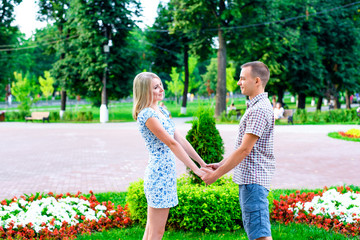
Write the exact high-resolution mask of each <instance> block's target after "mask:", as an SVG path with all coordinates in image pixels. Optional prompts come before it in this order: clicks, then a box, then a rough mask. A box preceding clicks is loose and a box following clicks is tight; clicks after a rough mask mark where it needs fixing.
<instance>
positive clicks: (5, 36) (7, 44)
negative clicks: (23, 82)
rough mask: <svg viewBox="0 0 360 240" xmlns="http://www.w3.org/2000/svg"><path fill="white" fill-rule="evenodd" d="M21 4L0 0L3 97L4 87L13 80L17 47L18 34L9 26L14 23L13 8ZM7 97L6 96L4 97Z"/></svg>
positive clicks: (0, 51)
mask: <svg viewBox="0 0 360 240" xmlns="http://www.w3.org/2000/svg"><path fill="white" fill-rule="evenodd" d="M19 3H21V0H1V1H0V46H1V47H0V64H1V66H2V67H1V68H0V95H1V96H4V95H5V94H8V92H7V93H5V89H6V86H10V85H9V84H10V81H11V79H13V78H14V77H13V72H14V70H15V67H16V64H15V62H16V61H15V60H16V55H17V54H16V51H13V49H14V48H16V47H18V46H19V45H20V44H19V40H18V39H19V38H20V37H21V36H20V32H19V29H18V27H17V26H11V23H12V22H13V21H14V17H15V16H14V14H13V12H14V7H15V6H16V5H17V4H19ZM6 97H7V95H6Z"/></svg>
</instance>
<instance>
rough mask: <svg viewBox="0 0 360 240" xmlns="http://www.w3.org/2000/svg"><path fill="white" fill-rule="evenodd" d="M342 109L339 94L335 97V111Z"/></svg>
mask: <svg viewBox="0 0 360 240" xmlns="http://www.w3.org/2000/svg"><path fill="white" fill-rule="evenodd" d="M340 108H341V103H340V100H339V94H337V95H336V97H335V104H334V109H340Z"/></svg>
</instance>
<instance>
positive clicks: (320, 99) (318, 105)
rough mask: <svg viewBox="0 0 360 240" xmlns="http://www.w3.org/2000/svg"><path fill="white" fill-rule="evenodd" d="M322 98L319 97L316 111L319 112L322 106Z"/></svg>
mask: <svg viewBox="0 0 360 240" xmlns="http://www.w3.org/2000/svg"><path fill="white" fill-rule="evenodd" d="M322 101H323V97H322V96H321V97H319V98H318V101H317V104H316V110H318V111H321V105H322Z"/></svg>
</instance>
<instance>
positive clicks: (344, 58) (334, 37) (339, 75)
mask: <svg viewBox="0 0 360 240" xmlns="http://www.w3.org/2000/svg"><path fill="white" fill-rule="evenodd" d="M351 3H352V1H348V0H336V1H330V2H324V3H322V4H321V5H322V6H323V7H324V8H326V9H332V8H338V7H339V6H341V8H338V9H336V10H334V11H330V12H327V13H326V14H324V16H321V17H315V19H316V21H318V22H319V23H320V24H321V28H320V31H319V34H318V42H319V45H320V46H321V47H322V48H323V49H324V51H323V55H322V56H323V59H322V65H323V66H324V67H325V69H326V72H325V79H326V80H325V84H326V86H327V88H328V91H327V92H328V96H327V97H329V95H332V96H333V97H335V100H336V104H335V106H334V107H335V108H339V107H340V103H339V92H340V91H344V92H345V93H346V99H347V104H346V105H347V108H350V101H349V97H350V95H351V94H352V93H355V92H356V91H360V87H359V86H360V80H359V79H360V73H359V67H360V60H359V59H360V50H359V48H360V40H359V39H360V32H359V28H358V26H359V21H360V18H359V17H360V12H359V7H358V6H356V5H352V4H351Z"/></svg>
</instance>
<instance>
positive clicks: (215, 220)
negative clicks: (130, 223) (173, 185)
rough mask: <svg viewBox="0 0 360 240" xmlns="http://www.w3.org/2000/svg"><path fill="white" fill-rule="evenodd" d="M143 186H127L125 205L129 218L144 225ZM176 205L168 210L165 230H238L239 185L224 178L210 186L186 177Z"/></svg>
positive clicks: (135, 183)
mask: <svg viewBox="0 0 360 240" xmlns="http://www.w3.org/2000/svg"><path fill="white" fill-rule="evenodd" d="M143 184H144V182H143V180H140V181H138V182H133V183H131V184H130V186H129V189H128V194H127V197H126V201H127V203H128V204H129V209H130V213H131V218H132V219H133V220H135V221H136V222H139V223H140V224H141V225H145V223H146V215H147V203H146V198H145V194H144V185H143ZM177 188H178V198H179V205H178V206H176V207H174V208H171V209H170V214H169V219H168V222H167V226H168V227H169V228H172V229H177V230H179V229H183V230H189V231H195V230H199V231H205V232H214V231H223V230H227V231H232V230H237V229H239V228H240V225H241V210H240V204H239V198H238V194H239V190H238V185H237V184H235V183H233V182H232V180H231V179H230V178H229V177H223V178H221V179H219V180H218V181H217V182H216V183H214V184H212V185H211V186H206V185H205V184H201V185H198V184H192V180H191V179H190V178H187V177H183V178H180V179H178V183H177Z"/></svg>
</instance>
